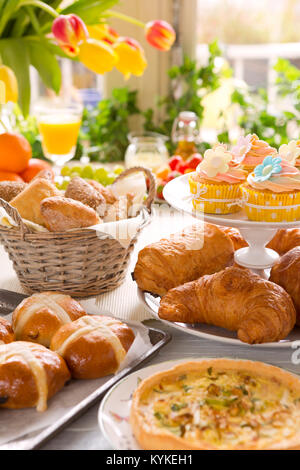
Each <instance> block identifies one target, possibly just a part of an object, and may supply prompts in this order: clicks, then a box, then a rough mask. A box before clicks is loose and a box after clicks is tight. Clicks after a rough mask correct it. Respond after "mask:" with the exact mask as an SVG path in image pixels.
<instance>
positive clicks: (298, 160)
mask: <svg viewBox="0 0 300 470" xmlns="http://www.w3.org/2000/svg"><path fill="white" fill-rule="evenodd" d="M278 153H279V156H280V157H281V158H282V159H283V160H286V161H288V162H289V163H290V164H291V165H293V166H296V168H297V169H298V170H300V140H297V141H296V140H291V141H290V142H289V143H288V144H283V145H281V146H280V147H279V150H278Z"/></svg>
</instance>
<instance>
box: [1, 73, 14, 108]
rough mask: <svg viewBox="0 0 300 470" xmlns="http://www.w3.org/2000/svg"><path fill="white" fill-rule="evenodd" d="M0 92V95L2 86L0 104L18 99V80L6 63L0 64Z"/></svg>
mask: <svg viewBox="0 0 300 470" xmlns="http://www.w3.org/2000/svg"><path fill="white" fill-rule="evenodd" d="M0 85H2V86H1V88H0V92H1V95H2V87H3V95H4V96H1V95H0V104H5V103H8V102H9V101H12V102H13V103H16V102H17V101H18V95H19V93H18V82H17V79H16V76H15V74H14V72H13V71H12V69H10V68H9V67H7V66H6V65H0Z"/></svg>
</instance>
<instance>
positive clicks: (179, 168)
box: [176, 162, 189, 175]
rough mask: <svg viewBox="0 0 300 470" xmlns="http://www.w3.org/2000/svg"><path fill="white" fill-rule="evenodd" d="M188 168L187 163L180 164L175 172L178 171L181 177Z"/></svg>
mask: <svg viewBox="0 0 300 470" xmlns="http://www.w3.org/2000/svg"><path fill="white" fill-rule="evenodd" d="M188 168H189V165H188V163H187V162H182V163H179V165H177V167H176V170H177V171H179V173H181V174H182V175H183V174H184V173H185V171H186V170H187V169H188Z"/></svg>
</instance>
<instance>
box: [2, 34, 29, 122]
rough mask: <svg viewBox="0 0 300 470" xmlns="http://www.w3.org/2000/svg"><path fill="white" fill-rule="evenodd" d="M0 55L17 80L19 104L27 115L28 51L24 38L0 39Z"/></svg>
mask: <svg viewBox="0 0 300 470" xmlns="http://www.w3.org/2000/svg"><path fill="white" fill-rule="evenodd" d="M0 56H1V58H2V61H3V63H4V64H5V65H7V66H8V67H10V68H11V69H12V70H13V71H14V72H15V75H16V77H17V80H18V86H19V104H20V107H21V109H22V111H23V114H24V115H25V116H27V114H28V113H29V107H30V75H29V65H30V61H29V53H28V48H27V44H26V42H25V41H24V39H17V38H12V39H1V40H0Z"/></svg>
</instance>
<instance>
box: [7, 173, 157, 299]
mask: <svg viewBox="0 0 300 470" xmlns="http://www.w3.org/2000/svg"><path fill="white" fill-rule="evenodd" d="M137 171H141V172H143V173H144V174H145V176H146V177H147V178H148V180H149V181H150V185H149V194H148V197H147V199H146V200H145V202H144V208H143V209H142V210H141V215H142V222H141V224H140V226H139V227H138V228H137V231H136V234H135V236H134V237H133V238H132V240H131V242H130V244H129V246H128V248H124V247H123V246H122V245H121V244H120V243H119V242H118V241H117V240H115V239H113V238H111V237H109V236H108V235H106V234H104V235H103V236H101V237H99V232H98V233H97V232H96V231H95V230H84V229H79V230H74V231H70V232H39V233H36V232H35V233H32V232H31V231H30V229H29V228H28V227H27V226H26V225H25V224H24V223H23V221H22V218H21V217H20V214H19V213H18V211H17V210H16V209H14V208H13V207H12V206H10V204H8V203H7V202H5V201H4V200H3V199H0V207H3V208H4V209H5V210H6V212H7V213H8V214H9V215H10V216H11V217H12V218H13V220H14V221H15V222H16V223H17V224H18V229H7V228H4V227H1V226H0V239H1V242H2V244H3V245H4V248H5V250H6V251H7V253H8V255H9V257H10V259H11V260H12V262H13V266H14V269H15V271H16V273H17V276H18V278H19V281H20V283H21V284H22V286H23V287H24V288H25V289H26V290H27V291H29V292H41V291H45V290H48V291H60V292H65V293H68V294H70V295H72V296H74V297H92V296H95V295H98V294H102V293H104V292H108V291H111V290H113V289H115V288H116V287H118V286H119V285H120V284H121V283H122V281H123V280H124V278H125V276H126V271H127V267H128V264H129V261H130V255H131V252H132V250H133V248H134V245H135V242H136V240H137V237H138V235H139V233H140V231H141V230H142V228H143V227H144V226H145V225H146V224H147V223H148V222H149V221H150V217H151V204H152V202H153V200H154V197H155V179H154V176H153V174H152V173H151V171H149V170H147V169H145V168H142V167H134V168H130V169H128V170H125V171H124V172H123V173H122V174H121V175H120V176H119V177H118V178H117V180H116V181H119V180H120V179H123V178H124V177H126V176H128V175H129V174H131V173H135V172H137Z"/></svg>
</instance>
